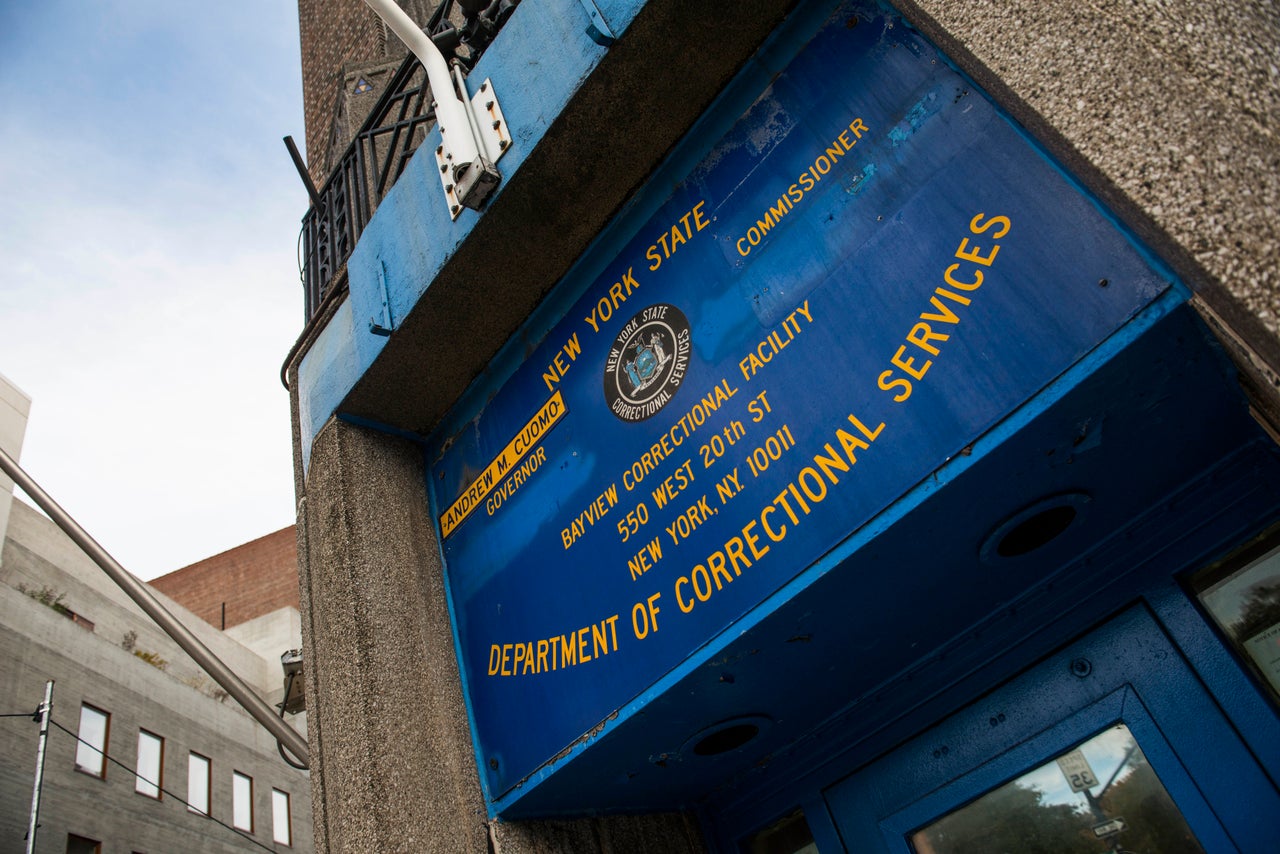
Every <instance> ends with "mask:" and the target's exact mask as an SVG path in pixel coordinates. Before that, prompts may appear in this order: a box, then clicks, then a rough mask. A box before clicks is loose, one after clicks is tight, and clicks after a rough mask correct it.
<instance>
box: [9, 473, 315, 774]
mask: <svg viewBox="0 0 1280 854" xmlns="http://www.w3.org/2000/svg"><path fill="white" fill-rule="evenodd" d="M0 470H3V471H4V473H5V474H7V475H8V476H9V477H10V479H12V480H13V482H14V483H15V484H17V485H18V487H19V488H21V489H22V491H23V492H25V493H26V494H27V495H28V497H30V498H31V500H32V501H34V502H35V503H36V506H38V507H39V508H40V509H41V510H43V511H44V512H45V513H47V514H48V515H49V518H50V519H52V520H53V521H54V523H55V524H57V526H58V527H59V528H61V529H62V530H63V531H64V532H65V533H66V535H67V536H68V537H70V538H71V539H72V541H73V542H75V544H76V545H78V546H79V547H80V548H81V549H82V550H83V551H84V553H85V554H86V555H88V556H89V557H90V558H92V560H93V562H94V563H96V564H97V565H98V566H99V567H100V568H101V569H102V571H103V572H105V573H106V574H107V575H108V576H109V577H110V578H111V580H112V581H114V582H115V583H116V584H117V585H118V586H119V587H120V589H121V590H123V591H124V592H125V593H126V594H127V595H128V596H129V598H130V599H132V600H133V601H134V602H136V603H137V605H138V607H139V608H141V609H142V610H143V611H144V612H146V614H147V616H148V617H150V618H151V619H153V620H155V621H156V624H157V625H159V626H160V628H161V629H163V630H164V633H165V634H167V635H168V636H169V637H171V638H172V639H173V640H174V642H175V643H177V644H178V646H180V647H182V649H183V650H184V651H185V652H186V653H187V654H188V655H190V656H191V657H192V658H193V659H195V662H196V664H198V665H200V666H201V667H202V668H204V671H205V672H206V673H208V674H209V675H210V676H212V677H213V680H214V681H215V682H217V683H218V684H219V685H220V686H222V688H223V690H225V691H226V692H227V693H228V694H230V695H231V696H232V697H234V698H235V700H236V702H238V703H239V704H240V705H241V707H243V708H244V710H245V711H246V712H248V713H249V715H250V716H251V717H252V718H253V719H254V720H256V721H257V722H258V723H260V724H262V726H264V727H265V728H266V729H267V731H268V732H270V733H271V734H272V735H274V736H275V737H276V739H277V740H278V741H280V742H281V743H282V744H284V746H285V747H287V748H288V749H289V752H290V753H292V754H293V755H294V756H296V757H297V758H298V759H300V760H301V761H302V764H303V765H308V764H310V756H309V754H308V751H307V742H306V739H304V738H303V737H302V735H301V734H300V733H299V732H298V731H297V730H295V729H294V728H293V727H291V726H289V725H288V724H286V723H285V722H284V721H283V720H281V719H280V718H277V717H276V716H275V712H274V711H273V710H272V708H271V707H270V706H269V705H267V703H266V701H265V700H263V699H262V698H261V697H259V696H258V695H257V694H255V693H254V692H253V689H252V688H250V687H249V686H248V685H247V684H245V682H244V680H242V679H241V678H240V677H239V676H237V675H236V674H235V672H234V671H233V670H232V669H231V668H229V667H227V665H225V664H223V662H222V659H220V658H218V657H217V656H216V655H214V654H213V652H212V651H211V650H210V649H209V648H208V647H207V646H205V645H204V643H203V642H202V641H201V640H200V639H199V638H197V637H196V636H195V635H194V634H193V633H192V632H191V630H190V629H188V628H187V627H186V626H184V625H183V624H182V623H181V622H179V621H178V619H177V618H176V617H174V616H173V614H171V613H169V610H168V609H167V608H165V607H164V605H162V604H160V600H159V599H157V598H156V597H155V594H153V593H152V592H151V589H150V588H149V587H147V586H146V585H145V584H143V583H142V582H141V581H139V580H138V579H137V578H134V577H133V576H132V575H130V574H129V572H128V570H126V569H125V568H124V567H123V566H121V565H120V564H119V563H117V562H116V559H115V558H113V557H112V556H111V555H109V554H107V551H106V549H104V548H103V547H102V546H100V545H98V543H97V541H96V540H94V539H93V537H91V536H89V534H88V533H87V532H86V531H85V530H84V528H81V527H80V525H79V524H77V522H76V520H75V519H72V518H71V516H70V515H68V514H67V511H65V510H63V509H62V508H61V507H59V506H58V503H57V502H56V501H54V500H53V499H52V498H50V497H49V495H48V493H46V492H45V491H44V490H43V489H41V488H40V486H39V484H37V483H36V482H35V481H34V480H32V479H31V477H30V475H28V474H27V473H26V472H25V471H23V470H22V467H21V466H19V465H18V464H17V462H16V461H15V460H14V459H13V457H11V456H9V454H8V453H7V452H6V451H5V450H4V449H3V448H0Z"/></svg>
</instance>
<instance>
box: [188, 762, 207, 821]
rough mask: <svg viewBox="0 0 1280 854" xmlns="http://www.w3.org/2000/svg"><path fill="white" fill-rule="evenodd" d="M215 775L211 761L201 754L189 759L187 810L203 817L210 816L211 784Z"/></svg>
mask: <svg viewBox="0 0 1280 854" xmlns="http://www.w3.org/2000/svg"><path fill="white" fill-rule="evenodd" d="M212 780H213V775H212V773H211V770H210V768H209V760H208V759H207V758H205V757H204V756H201V755H200V754H199V753H191V754H190V755H189V756H188V759H187V809H188V810H189V811H191V812H197V813H200V814H201V815H208V814H209V784H210V783H211V782H212Z"/></svg>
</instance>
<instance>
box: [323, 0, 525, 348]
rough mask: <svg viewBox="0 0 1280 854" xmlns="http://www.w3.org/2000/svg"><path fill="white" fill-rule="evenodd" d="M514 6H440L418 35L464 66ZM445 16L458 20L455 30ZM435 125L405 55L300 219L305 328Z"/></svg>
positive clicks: (420, 75)
mask: <svg viewBox="0 0 1280 854" xmlns="http://www.w3.org/2000/svg"><path fill="white" fill-rule="evenodd" d="M455 5H456V6H458V7H459V12H458V13H457V15H456V16H455V13H454V6H455ZM518 5H519V0H491V2H486V0H444V2H442V3H441V4H440V5H439V6H438V7H436V11H435V13H434V14H433V15H432V16H431V21H430V22H429V23H428V24H427V26H426V28H425V29H426V31H427V32H429V33H432V39H433V40H434V41H435V42H436V44H437V46H438V47H439V48H440V49H441V51H442V52H443V53H444V54H445V56H446V57H452V58H454V59H456V60H458V61H459V62H461V63H462V65H463V67H464V68H470V67H473V66H474V65H475V63H476V62H477V61H478V60H479V58H480V55H481V53H482V52H483V51H484V48H485V47H487V46H488V45H489V43H490V42H491V41H492V40H493V38H494V36H495V35H497V32H498V30H499V29H500V28H501V26H502V25H503V24H504V23H506V20H507V19H508V18H509V17H510V16H511V13H512V12H514V11H515V8H516V6H518ZM451 18H453V19H454V20H457V19H458V18H461V20H462V24H461V26H459V27H455V26H454V24H453V23H451ZM459 48H462V51H463V53H462V54H461V55H459V53H458V49H459ZM435 120H436V119H435V112H434V110H433V109H432V101H431V89H430V86H429V85H428V83H427V75H426V72H425V70H424V69H423V67H422V64H421V63H420V62H418V60H417V58H416V57H415V56H414V55H413V54H412V53H410V54H409V55H408V56H406V57H405V60H404V62H403V63H402V64H401V65H400V68H399V69H398V70H397V71H396V73H395V75H394V76H393V77H392V78H391V80H390V81H389V82H388V84H387V88H386V90H385V91H384V92H383V93H382V97H380V98H379V99H378V102H377V104H375V105H374V107H373V109H372V110H371V111H370V113H369V117H368V118H367V119H365V121H364V123H363V124H362V125H361V126H360V130H359V131H358V132H357V133H356V135H355V138H354V139H353V140H352V141H351V145H350V146H348V147H347V150H346V152H345V153H344V154H343V155H342V159H341V160H340V161H339V162H338V165H337V166H336V167H335V168H334V170H333V173H332V174H331V175H330V177H329V180H328V181H327V182H325V185H324V187H323V188H322V189H321V190H320V192H319V204H313V205H312V206H311V209H310V210H308V211H307V214H306V216H304V217H303V218H302V234H301V235H300V237H299V241H300V246H299V258H298V261H299V266H300V268H301V274H302V287H303V293H304V296H305V302H306V320H307V323H310V322H311V319H312V318H313V317H315V315H316V312H317V311H319V309H320V304H321V302H322V301H323V300H324V298H325V297H326V296H327V295H328V293H329V291H330V290H331V289H332V288H333V285H334V277H335V276H336V275H337V274H338V272H339V271H340V270H341V269H342V266H343V265H344V264H345V263H346V261H347V258H348V257H350V255H351V251H352V250H353V249H354V248H355V245H356V241H357V240H358V239H359V238H360V234H361V232H363V231H364V227H365V226H366V225H368V223H369V220H370V218H371V217H372V216H373V212H374V211H375V210H377V207H378V204H379V202H381V201H382V199H383V197H384V196H385V195H386V194H387V192H388V191H390V189H391V187H392V186H393V185H394V184H395V182H396V180H397V179H398V178H399V177H400V173H402V172H403V171H404V168H405V166H406V165H408V163H409V159H410V158H411V157H413V153H414V152H415V151H417V149H418V146H419V145H421V144H422V141H423V140H424V139H425V138H426V136H427V132H428V131H429V130H430V129H431V128H432V126H434V124H435Z"/></svg>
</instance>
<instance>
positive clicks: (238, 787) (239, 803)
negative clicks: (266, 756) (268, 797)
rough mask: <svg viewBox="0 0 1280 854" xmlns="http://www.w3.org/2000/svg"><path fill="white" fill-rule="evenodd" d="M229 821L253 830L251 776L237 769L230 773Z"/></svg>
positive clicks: (236, 825)
mask: <svg viewBox="0 0 1280 854" xmlns="http://www.w3.org/2000/svg"><path fill="white" fill-rule="evenodd" d="M231 823H232V824H233V825H234V826H235V827H237V828H239V829H240V830H247V831H249V832H250V833H252V832H253V778H252V777H250V776H248V775H247V774H241V773H240V772H239V771H235V772H233V773H232V775H231Z"/></svg>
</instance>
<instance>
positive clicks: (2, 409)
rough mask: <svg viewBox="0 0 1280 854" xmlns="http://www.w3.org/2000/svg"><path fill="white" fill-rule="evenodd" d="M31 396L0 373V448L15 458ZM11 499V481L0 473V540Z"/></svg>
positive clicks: (20, 449)
mask: <svg viewBox="0 0 1280 854" xmlns="http://www.w3.org/2000/svg"><path fill="white" fill-rule="evenodd" d="M30 411H31V398H29V397H27V396H26V394H24V393H23V392H22V390H21V389H19V388H18V387H17V386H15V385H13V383H11V382H9V381H8V380H7V379H5V377H4V375H3V374H0V448H4V450H5V453H7V454H8V455H9V456H11V457H13V458H14V459H15V460H17V459H20V457H21V455H22V437H23V434H24V433H25V432H26V429H27V415H28V413H30ZM12 501H13V481H12V480H10V479H9V478H8V477H7V476H6V475H4V474H0V542H3V541H4V532H5V529H6V528H7V527H8V525H9V505H10V503H11V502H12Z"/></svg>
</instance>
